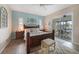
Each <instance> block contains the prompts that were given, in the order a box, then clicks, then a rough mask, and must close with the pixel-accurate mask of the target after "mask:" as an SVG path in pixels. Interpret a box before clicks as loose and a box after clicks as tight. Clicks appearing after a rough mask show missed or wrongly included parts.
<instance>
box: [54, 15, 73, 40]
mask: <svg viewBox="0 0 79 59" xmlns="http://www.w3.org/2000/svg"><path fill="white" fill-rule="evenodd" d="M55 22H56V24H55V32H56V33H55V34H56V37H58V38H60V39H63V40H66V41H71V36H72V19H71V15H68V16H64V17H61V18H59V19H57V20H56V21H55Z"/></svg>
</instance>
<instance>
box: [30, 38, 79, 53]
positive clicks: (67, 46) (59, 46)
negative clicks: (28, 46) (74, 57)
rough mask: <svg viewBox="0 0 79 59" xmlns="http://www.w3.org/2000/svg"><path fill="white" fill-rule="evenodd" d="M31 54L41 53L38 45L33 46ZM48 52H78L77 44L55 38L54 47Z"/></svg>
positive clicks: (78, 46)
mask: <svg viewBox="0 0 79 59" xmlns="http://www.w3.org/2000/svg"><path fill="white" fill-rule="evenodd" d="M31 54H42V52H41V48H40V46H38V47H36V48H33V49H32V52H31ZM48 54H79V45H75V44H72V43H70V42H67V41H64V40H61V39H58V38H56V48H55V50H54V51H50V52H48Z"/></svg>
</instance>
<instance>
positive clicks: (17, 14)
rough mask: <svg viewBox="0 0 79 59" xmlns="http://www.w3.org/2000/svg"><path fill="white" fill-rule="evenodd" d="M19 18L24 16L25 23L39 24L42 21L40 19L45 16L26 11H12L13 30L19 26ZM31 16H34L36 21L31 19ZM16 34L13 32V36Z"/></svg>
mask: <svg viewBox="0 0 79 59" xmlns="http://www.w3.org/2000/svg"><path fill="white" fill-rule="evenodd" d="M19 18H23V23H24V24H37V25H39V23H40V22H39V21H42V20H43V19H44V17H43V16H39V15H34V14H29V13H24V12H18V11H12V29H13V32H15V31H16V30H17V28H18V24H19V21H18V20H19ZM30 18H33V19H34V21H31V20H30ZM14 35H15V34H12V36H14ZM14 37H15V36H14Z"/></svg>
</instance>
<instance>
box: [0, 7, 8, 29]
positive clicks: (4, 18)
mask: <svg viewBox="0 0 79 59" xmlns="http://www.w3.org/2000/svg"><path fill="white" fill-rule="evenodd" d="M7 22H8V14H7V10H6V9H5V8H4V7H0V28H5V27H7V26H8V23H7Z"/></svg>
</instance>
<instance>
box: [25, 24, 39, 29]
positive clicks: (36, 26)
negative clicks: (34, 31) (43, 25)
mask: <svg viewBox="0 0 79 59" xmlns="http://www.w3.org/2000/svg"><path fill="white" fill-rule="evenodd" d="M26 28H39V25H31V26H29V25H25V24H24V29H26Z"/></svg>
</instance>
